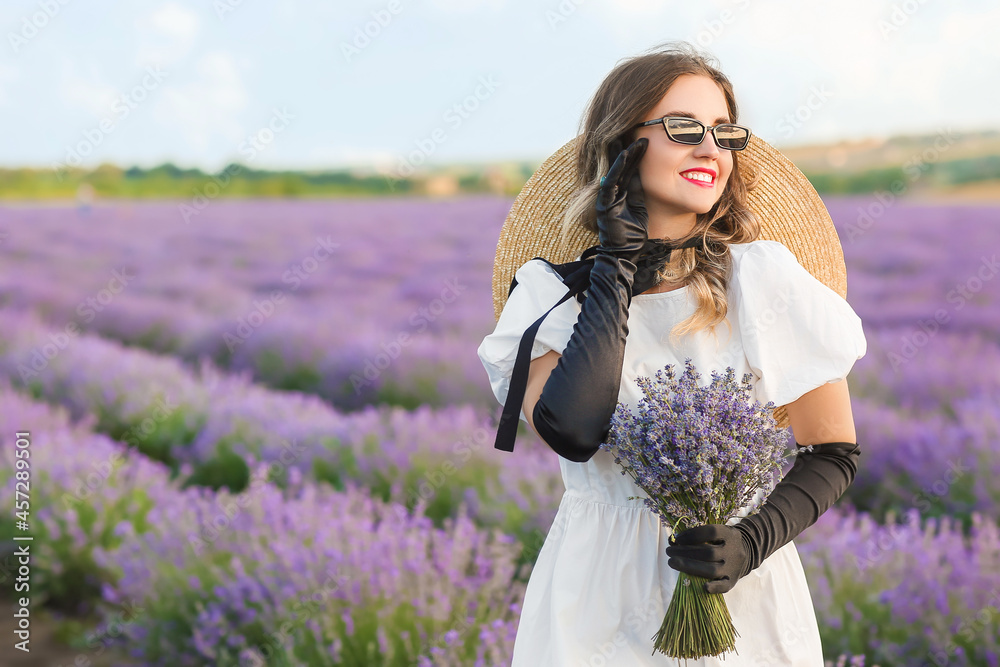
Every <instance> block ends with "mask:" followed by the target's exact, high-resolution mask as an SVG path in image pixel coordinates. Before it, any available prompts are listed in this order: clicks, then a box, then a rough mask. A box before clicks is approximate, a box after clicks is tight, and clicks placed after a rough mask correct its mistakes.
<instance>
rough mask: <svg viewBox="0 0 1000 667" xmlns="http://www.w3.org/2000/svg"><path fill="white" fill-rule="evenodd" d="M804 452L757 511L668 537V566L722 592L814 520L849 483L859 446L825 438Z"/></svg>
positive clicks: (797, 457)
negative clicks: (734, 521) (730, 521)
mask: <svg viewBox="0 0 1000 667" xmlns="http://www.w3.org/2000/svg"><path fill="white" fill-rule="evenodd" d="M796 445H797V446H799V447H801V445H799V444H798V443H796ZM806 450H807V451H803V450H802V449H799V450H797V452H796V456H795V463H794V464H793V465H792V468H791V470H789V471H788V474H787V475H785V476H784V477H783V478H782V480H781V481H780V482H778V484H776V485H775V487H774V490H773V491H772V492H771V494H770V495H769V496H768V497H767V499H766V501H765V502H764V504H763V505H762V506H761V508H760V511H759V512H757V513H756V514H752V515H750V516H748V517H745V518H743V519H741V520H740V522H739V523H737V524H736V525H734V526H726V525H723V524H710V525H707V526H695V527H693V528H689V529H687V530H684V531H681V532H680V533H677V534H676V535H672V536H671V538H670V542H671V544H670V546H668V547H667V555H668V556H670V560H668V561H667V565H669V566H670V567H672V568H674V569H675V570H678V571H680V572H686V573H688V574H691V575H694V576H696V577H703V578H705V579H709V581H708V582H706V583H705V590H706V591H708V592H709V593H725V592H727V591H730V590H732V588H733V587H734V586H736V582H737V581H739V579H740V578H742V577H745V576H746V575H747V574H749V573H750V572H751V571H752V570H754V569H756V568H757V567H759V566H760V564H761V563H762V562H764V559H765V558H767V557H768V556H770V555H771V554H773V553H774V552H775V551H777V550H778V549H780V548H781V547H783V546H785V545H786V544H788V543H789V542H791V541H792V539H794V538H795V537H797V536H798V535H799V534H801V533H802V531H804V530H805V529H806V528H808V527H809V526H811V525H813V524H814V523H816V521H817V520H819V517H820V515H821V514H823V513H824V512H826V511H827V510H828V509H830V507H831V506H832V505H833V504H834V503H835V502H836V501H837V500H838V499H839V498H840V497H841V496H842V495H844V492H845V491H847V487H848V486H850V485H851V482H853V481H854V476H855V475H856V474H857V471H858V459H859V458H860V456H861V448H860V447H859V446H858V443H855V442H826V443H822V444H819V445H813V446H812V451H808V448H806Z"/></svg>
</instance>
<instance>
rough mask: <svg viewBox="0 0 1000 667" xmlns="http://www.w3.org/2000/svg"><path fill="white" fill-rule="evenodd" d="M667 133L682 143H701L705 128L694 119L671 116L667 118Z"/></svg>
mask: <svg viewBox="0 0 1000 667" xmlns="http://www.w3.org/2000/svg"><path fill="white" fill-rule="evenodd" d="M667 134H669V135H670V138H671V139H673V140H674V141H677V142H680V143H682V144H700V143H701V140H702V138H703V137H704V136H705V128H704V127H703V126H702V125H701V124H700V123H696V122H694V121H690V120H685V119H683V118H670V119H668V120H667Z"/></svg>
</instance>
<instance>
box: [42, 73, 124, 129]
mask: <svg viewBox="0 0 1000 667" xmlns="http://www.w3.org/2000/svg"><path fill="white" fill-rule="evenodd" d="M85 64H86V67H87V70H88V74H87V75H84V74H81V73H80V72H79V71H77V65H78V62H77V61H74V60H71V59H68V58H67V59H64V60H62V61H61V63H60V65H61V68H62V71H61V72H60V77H59V87H58V91H59V92H58V95H59V99H60V101H61V102H62V103H64V104H65V105H66V108H67V110H69V111H70V112H71V114H72V116H73V117H75V118H77V120H78V121H87V122H89V120H90V119H86V118H85V116H93V117H95V118H98V119H100V118H104V117H106V116H110V115H112V109H111V106H112V105H113V104H114V101H115V99H116V98H117V97H119V96H121V94H122V92H121V91H120V90H119V89H118V87H117V86H114V85H112V84H110V83H108V82H107V81H105V80H104V76H103V75H102V73H101V70H100V68H99V67H97V65H96V63H94V62H93V61H89V60H88V61H86V63H85Z"/></svg>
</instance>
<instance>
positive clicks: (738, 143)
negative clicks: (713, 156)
mask: <svg viewBox="0 0 1000 667" xmlns="http://www.w3.org/2000/svg"><path fill="white" fill-rule="evenodd" d="M715 136H717V137H718V138H719V146H720V147H722V148H728V149H729V150H734V151H738V150H742V149H743V148H744V147H745V146H746V145H747V140H748V139H749V138H750V134H749V133H748V132H747V131H746V129H744V128H742V127H740V126H738V125H720V126H719V127H717V128H716V129H715Z"/></svg>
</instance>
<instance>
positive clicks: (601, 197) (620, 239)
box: [597, 137, 649, 264]
mask: <svg viewBox="0 0 1000 667" xmlns="http://www.w3.org/2000/svg"><path fill="white" fill-rule="evenodd" d="M648 145H649V139H646V138H645V137H643V138H641V139H636V140H635V141H634V142H632V144H631V145H630V146H629V147H628V148H625V149H624V150H622V151H620V152H619V153H618V157H617V158H616V159H615V161H614V164H612V165H611V169H609V170H608V173H607V175H606V176H605V177H604V178H602V179H601V188H600V190H599V191H598V194H597V235H598V239H599V240H600V244H601V247H602V248H604V249H606V250H608V251H610V252H611V253H613V254H614V255H615V256H617V257H619V258H621V259H626V260H628V261H630V262H632V263H633V264H634V263H636V261H637V260H638V259H639V255H640V254H641V253H642V250H643V245H644V244H645V243H646V241H647V239H648V229H649V216H648V214H647V212H646V204H645V197H644V196H643V192H642V183H641V182H640V180H639V161H640V160H641V159H642V156H643V154H644V153H645V152H646V147H647V146H648Z"/></svg>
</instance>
